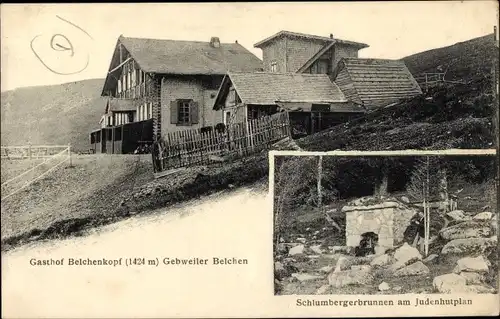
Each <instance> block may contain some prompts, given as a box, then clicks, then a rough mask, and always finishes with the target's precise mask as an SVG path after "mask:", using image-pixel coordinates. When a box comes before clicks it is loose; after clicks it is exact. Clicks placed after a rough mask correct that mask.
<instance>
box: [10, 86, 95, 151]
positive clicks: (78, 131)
mask: <svg viewBox="0 0 500 319" xmlns="http://www.w3.org/2000/svg"><path fill="white" fill-rule="evenodd" d="M102 83H103V80H102V79H92V80H84V81H79V82H71V83H65V84H61V85H51V86H37V87H28V88H20V89H16V90H13V91H6V92H2V95H1V99H2V106H1V116H2V132H1V133H2V134H1V135H2V145H21V144H25V143H28V142H29V141H31V143H32V144H63V145H65V144H67V143H71V144H72V145H73V148H74V149H75V150H76V151H85V150H88V149H89V141H88V134H89V133H90V131H91V130H93V129H95V128H98V127H99V119H100V117H101V114H102V112H103V111H104V100H103V99H102V98H101V97H100V92H101V87H102Z"/></svg>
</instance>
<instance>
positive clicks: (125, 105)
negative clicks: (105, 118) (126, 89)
mask: <svg viewBox="0 0 500 319" xmlns="http://www.w3.org/2000/svg"><path fill="white" fill-rule="evenodd" d="M135 103H136V102H135V100H134V99H109V100H108V101H107V103H106V113H109V112H130V111H136V109H137V106H136V104H135Z"/></svg>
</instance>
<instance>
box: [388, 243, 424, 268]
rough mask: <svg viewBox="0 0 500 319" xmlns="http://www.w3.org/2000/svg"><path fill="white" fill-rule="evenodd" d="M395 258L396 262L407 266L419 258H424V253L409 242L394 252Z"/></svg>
mask: <svg viewBox="0 0 500 319" xmlns="http://www.w3.org/2000/svg"><path fill="white" fill-rule="evenodd" d="M394 259H395V260H396V263H397V264H398V265H401V266H406V265H408V264H411V263H413V262H415V261H417V260H422V255H421V254H420V252H419V251H418V249H417V248H415V247H411V246H410V245H408V243H404V244H403V246H401V247H399V248H398V249H396V251H395V252H394Z"/></svg>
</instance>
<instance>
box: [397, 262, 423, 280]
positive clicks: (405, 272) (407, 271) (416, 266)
mask: <svg viewBox="0 0 500 319" xmlns="http://www.w3.org/2000/svg"><path fill="white" fill-rule="evenodd" d="M429 272H430V271H429V268H427V266H426V265H424V263H423V262H421V261H417V262H415V263H413V264H411V265H408V266H405V267H403V268H401V269H399V270H397V271H395V272H394V273H393V276H395V277H404V276H419V275H426V274H428V273H429Z"/></svg>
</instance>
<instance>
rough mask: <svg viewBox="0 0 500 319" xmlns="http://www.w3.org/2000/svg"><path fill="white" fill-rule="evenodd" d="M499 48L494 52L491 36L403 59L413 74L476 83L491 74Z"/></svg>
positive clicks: (492, 37) (492, 36)
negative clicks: (427, 74) (439, 73)
mask: <svg viewBox="0 0 500 319" xmlns="http://www.w3.org/2000/svg"><path fill="white" fill-rule="evenodd" d="M495 52H496V56H497V58H498V49H496V50H495V44H494V35H493V34H489V35H486V36H483V37H479V38H474V39H471V40H468V41H464V42H459V43H456V44H454V45H451V46H448V47H444V48H438V49H433V50H429V51H424V52H420V53H417V54H413V55H410V56H407V57H406V58H404V59H403V61H404V62H405V63H406V65H407V66H408V68H409V69H410V71H411V72H412V74H413V75H415V76H418V75H420V74H421V73H425V72H430V73H432V72H440V71H438V67H441V69H442V72H445V71H447V72H446V76H445V78H446V79H447V80H466V81H471V80H475V79H476V80H477V79H480V78H483V77H484V75H485V74H486V73H488V72H490V71H491V67H492V63H493V61H494V57H495Z"/></svg>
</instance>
